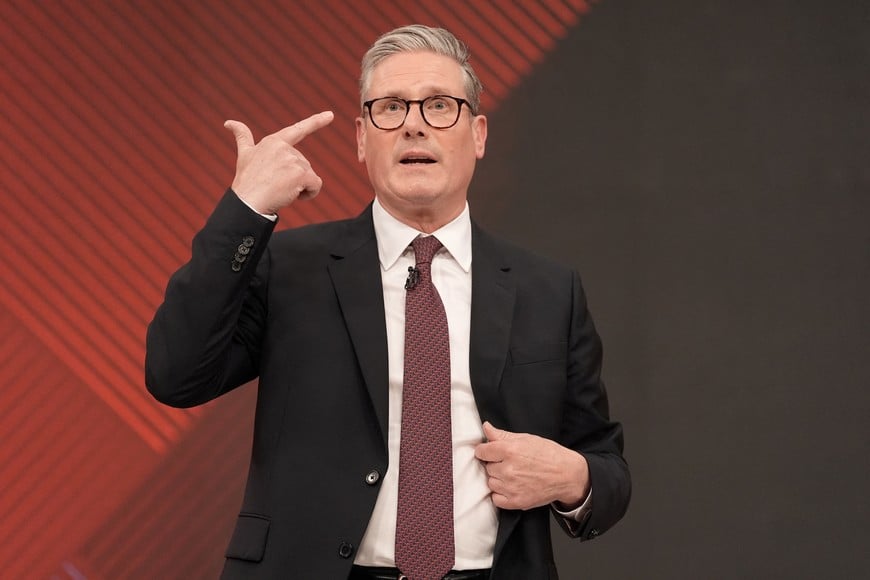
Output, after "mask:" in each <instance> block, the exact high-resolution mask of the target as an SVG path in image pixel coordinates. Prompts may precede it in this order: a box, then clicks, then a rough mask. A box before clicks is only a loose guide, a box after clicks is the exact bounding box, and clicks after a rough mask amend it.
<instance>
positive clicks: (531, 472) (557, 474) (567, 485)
mask: <svg viewBox="0 0 870 580" xmlns="http://www.w3.org/2000/svg"><path fill="white" fill-rule="evenodd" d="M483 431H484V434H485V435H486V438H487V442H486V443H481V444H479V445H478V446H477V447H476V449H475V451H474V455H475V457H477V458H478V459H479V460H480V461H483V462H484V464H485V467H486V473H487V475H488V476H489V480H488V484H489V489H490V490H491V491H492V502H493V503H494V504H495V505H496V507H499V508H503V509H519V510H527V509H531V508H535V507H538V506H542V505H547V504H550V503H553V502H557V503H558V507H559V509H561V510H563V511H570V510H572V509H574V508H576V507H579V506H580V505H581V504H582V503H583V501H584V500H585V499H586V496H587V495H588V494H589V485H590V484H589V466H588V464H587V463H586V459H585V458H584V457H583V456H582V455H581V454H579V453H577V452H576V451H573V450H571V449H568V448H567V447H563V446H561V445H559V444H558V443H556V442H555V441H551V440H549V439H544V438H543V437H538V436H537V435H530V434H528V433H511V432H510V431H503V430H501V429H496V428H495V427H493V426H492V425H491V424H490V423H489V421H487V422H485V423H484V424H483Z"/></svg>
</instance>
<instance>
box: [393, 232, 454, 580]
mask: <svg viewBox="0 0 870 580" xmlns="http://www.w3.org/2000/svg"><path fill="white" fill-rule="evenodd" d="M411 245H412V246H413V248H414V255H415V256H416V259H417V268H416V270H415V271H413V272H411V275H410V276H409V277H408V284H406V288H408V290H407V292H406V295H405V377H404V384H403V386H402V439H401V446H400V449H399V507H398V513H397V515H396V567H398V568H399V570H401V572H402V573H403V574H404V575H405V576H407V577H408V578H409V579H410V580H436V579H437V580H440V579H441V578H443V577H444V575H445V574H447V573H448V572H449V571H450V569H451V568H453V564H454V562H455V560H456V555H455V547H454V541H453V451H452V445H453V443H452V437H451V427H450V342H449V338H448V334H447V315H446V314H445V312H444V304H443V303H442V302H441V297H440V296H439V295H438V291H437V290H436V289H435V286H434V285H433V284H432V275H431V265H432V256H434V255H435V252H437V251H438V250H439V248H441V242H439V241H438V239H437V238H435V237H433V236H429V237H418V238H417V239H415V240H414V241H413V242H412V243H411Z"/></svg>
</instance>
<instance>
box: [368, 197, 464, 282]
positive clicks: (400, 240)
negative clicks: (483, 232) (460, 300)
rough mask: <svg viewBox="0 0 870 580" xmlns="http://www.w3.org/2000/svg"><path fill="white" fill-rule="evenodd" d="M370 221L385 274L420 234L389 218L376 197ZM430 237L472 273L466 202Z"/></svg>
mask: <svg viewBox="0 0 870 580" xmlns="http://www.w3.org/2000/svg"><path fill="white" fill-rule="evenodd" d="M372 221H373V222H374V226H375V237H376V238H377V240H378V259H379V260H380V262H381V267H382V268H383V269H384V270H389V269H390V268H392V267H393V265H394V264H395V263H396V260H398V259H399V256H401V255H402V254H403V253H404V252H405V250H407V249H408V246H410V245H411V242H412V241H414V238H416V237H417V236H419V235H420V234H423V232H421V231H418V230H416V229H414V228H412V227H411V226H409V225H407V224H403V223H402V222H400V221H399V220H397V219H396V218H394V217H393V216H392V215H390V214H389V212H387V210H385V209H384V206H382V205H381V204H380V202H379V201H378V198H377V197H376V198H375V201H374V203H373V204H372ZM423 235H426V234H423ZM432 235H433V236H436V237H437V238H438V240H439V241H440V242H441V244H442V245H443V246H444V248H445V249H446V250H447V251H448V252H449V253H450V255H451V256H453V259H454V260H456V262H457V263H458V264H459V266H460V267H461V268H462V269H463V270H464V271H465V272H466V273H468V272H469V271H471V217H470V214H469V211H468V202H465V208H464V209H463V210H462V213H460V214H459V215H458V216H456V218H455V219H454V220H453V221H451V222H450V223H448V224H447V225H445V226H442V227H440V228H438V229H437V230H435V231H434V232H432Z"/></svg>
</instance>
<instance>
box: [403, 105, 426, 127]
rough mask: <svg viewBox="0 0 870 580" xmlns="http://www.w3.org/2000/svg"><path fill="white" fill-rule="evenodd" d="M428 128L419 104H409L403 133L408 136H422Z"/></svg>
mask: <svg viewBox="0 0 870 580" xmlns="http://www.w3.org/2000/svg"><path fill="white" fill-rule="evenodd" d="M428 128H429V125H427V124H426V120H425V119H424V118H423V109H422V108H421V107H420V103H411V105H410V108H409V109H408V116H407V117H405V132H406V133H408V134H409V135H410V134H417V135H422V134H424V132H425V131H426V130H427V129H428Z"/></svg>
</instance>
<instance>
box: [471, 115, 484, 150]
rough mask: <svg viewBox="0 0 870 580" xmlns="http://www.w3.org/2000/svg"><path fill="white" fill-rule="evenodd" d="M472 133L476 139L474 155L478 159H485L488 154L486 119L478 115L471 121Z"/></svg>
mask: <svg viewBox="0 0 870 580" xmlns="http://www.w3.org/2000/svg"><path fill="white" fill-rule="evenodd" d="M471 132H472V135H473V137H474V153H475V154H476V156H477V158H478V159H483V154H484V153H485V152H486V117H485V116H484V115H477V116H475V117H474V119H473V120H472V121H471Z"/></svg>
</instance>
